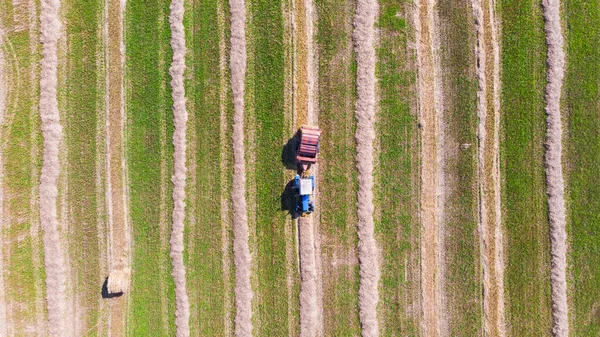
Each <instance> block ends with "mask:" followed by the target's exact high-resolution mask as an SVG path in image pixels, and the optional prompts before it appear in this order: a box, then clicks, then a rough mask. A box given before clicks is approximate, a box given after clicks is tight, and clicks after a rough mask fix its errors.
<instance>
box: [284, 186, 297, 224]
mask: <svg viewBox="0 0 600 337" xmlns="http://www.w3.org/2000/svg"><path fill="white" fill-rule="evenodd" d="M281 210H282V211H284V212H287V213H288V214H289V215H290V216H291V217H292V219H296V218H298V214H297V212H296V193H295V191H294V180H293V179H292V180H290V181H289V182H288V183H287V184H286V185H285V188H284V190H283V192H282V193H281Z"/></svg>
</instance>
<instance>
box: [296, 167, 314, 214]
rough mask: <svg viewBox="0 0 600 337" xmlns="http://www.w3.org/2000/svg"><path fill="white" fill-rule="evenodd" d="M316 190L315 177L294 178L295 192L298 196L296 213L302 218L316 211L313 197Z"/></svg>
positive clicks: (297, 176)
mask: <svg viewBox="0 0 600 337" xmlns="http://www.w3.org/2000/svg"><path fill="white" fill-rule="evenodd" d="M314 190H315V177H314V176H313V175H309V176H308V177H304V178H303V177H300V175H299V174H297V175H296V177H295V178H294V192H295V195H296V213H297V214H299V215H300V216H302V215H304V214H310V213H312V212H313V211H314V210H315V205H314V203H313V200H312V195H313V192H314Z"/></svg>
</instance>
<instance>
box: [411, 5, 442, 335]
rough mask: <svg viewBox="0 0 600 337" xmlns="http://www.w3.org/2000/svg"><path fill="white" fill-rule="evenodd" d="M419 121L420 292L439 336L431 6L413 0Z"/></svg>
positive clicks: (430, 329) (430, 326)
mask: <svg viewBox="0 0 600 337" xmlns="http://www.w3.org/2000/svg"><path fill="white" fill-rule="evenodd" d="M415 5H416V12H415V19H414V20H415V32H416V46H417V48H416V49H417V65H418V69H419V74H418V92H419V119H420V123H421V128H422V131H421V161H422V167H421V224H422V228H421V292H422V297H421V301H422V304H421V305H422V314H423V318H422V323H421V329H422V333H423V335H425V336H439V335H440V320H439V317H440V303H441V298H440V296H441V295H440V293H439V289H440V288H441V286H440V282H441V281H440V278H441V275H440V271H439V270H438V266H439V265H440V256H439V252H438V250H439V249H440V243H439V238H438V221H439V219H438V216H439V214H438V207H439V205H438V200H437V197H438V185H439V176H438V169H439V168H438V132H439V130H437V129H438V125H437V124H438V119H439V116H438V115H439V111H438V109H439V107H438V106H437V104H438V99H439V98H436V95H438V92H437V89H436V86H437V82H438V81H439V80H438V79H436V74H435V55H434V51H435V49H436V48H435V46H434V40H433V35H434V32H433V31H434V14H433V10H434V3H433V1H432V0H428V1H426V2H422V1H421V0H416V3H415Z"/></svg>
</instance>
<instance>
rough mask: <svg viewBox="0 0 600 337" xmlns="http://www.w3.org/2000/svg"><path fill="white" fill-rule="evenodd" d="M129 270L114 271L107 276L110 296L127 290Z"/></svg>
mask: <svg viewBox="0 0 600 337" xmlns="http://www.w3.org/2000/svg"><path fill="white" fill-rule="evenodd" d="M130 276H131V270H130V269H129V268H123V269H115V270H112V271H111V272H110V274H109V275H108V284H107V288H108V292H109V293H110V294H118V293H125V292H126V291H127V290H129V277H130Z"/></svg>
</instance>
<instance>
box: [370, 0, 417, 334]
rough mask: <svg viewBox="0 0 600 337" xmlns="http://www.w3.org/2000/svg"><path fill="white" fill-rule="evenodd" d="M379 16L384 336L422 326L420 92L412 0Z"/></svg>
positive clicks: (378, 204) (378, 211)
mask: <svg viewBox="0 0 600 337" xmlns="http://www.w3.org/2000/svg"><path fill="white" fill-rule="evenodd" d="M379 3H380V14H379V20H378V27H379V31H380V35H379V39H380V41H379V48H378V55H377V56H378V64H377V76H378V84H379V88H378V89H379V91H378V92H379V96H380V98H379V105H378V113H377V115H376V121H377V122H376V130H377V138H376V140H375V144H377V145H376V146H374V147H375V149H377V150H378V153H377V157H376V158H375V163H374V175H375V177H374V178H375V183H374V184H375V185H374V189H373V191H374V193H375V199H374V203H375V212H374V213H375V214H374V218H375V219H374V220H375V234H376V239H377V242H378V243H379V245H380V247H381V281H380V286H379V296H380V297H379V298H380V304H379V307H378V312H377V316H378V319H379V329H380V334H381V335H382V336H407V335H417V334H418V331H419V327H420V318H419V316H420V313H419V312H418V309H416V308H419V307H420V302H421V300H420V299H421V292H420V276H421V274H420V248H419V247H420V246H419V241H420V238H419V233H420V228H419V226H415V224H418V223H419V220H418V207H419V185H420V176H419V167H420V148H419V146H418V144H419V136H420V135H419V133H418V129H417V127H418V120H417V114H418V106H417V100H418V94H417V92H416V90H417V81H416V75H417V69H416V64H415V63H416V59H415V55H414V53H415V51H414V50H411V49H409V47H408V43H409V41H410V40H412V39H413V38H412V37H411V36H414V35H413V34H414V24H415V23H416V22H413V20H412V19H411V18H410V14H411V13H412V10H413V9H412V7H411V5H412V1H405V2H402V3H398V2H396V1H394V0H382V1H380V2H379Z"/></svg>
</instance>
